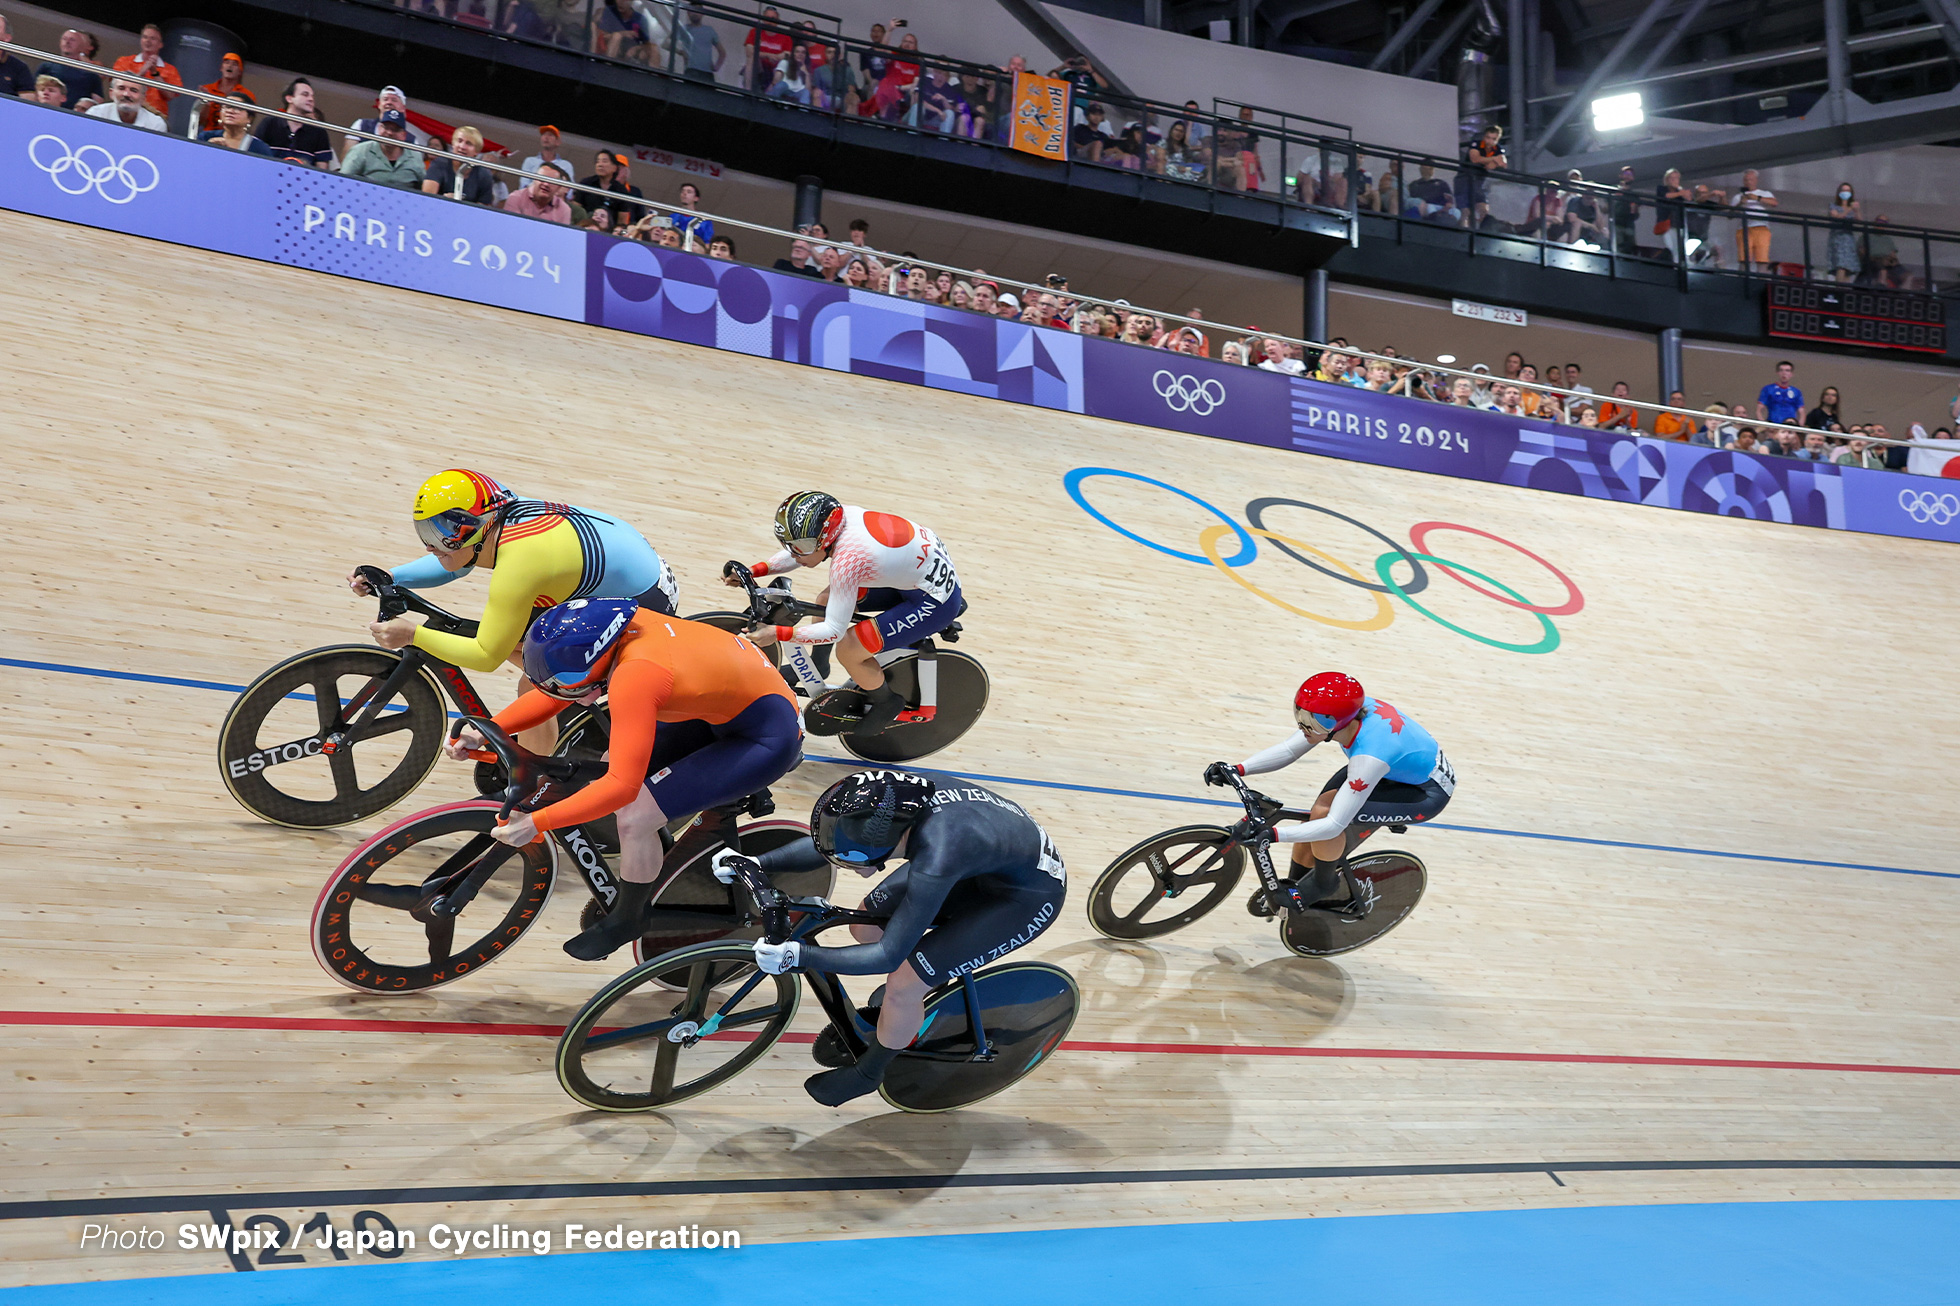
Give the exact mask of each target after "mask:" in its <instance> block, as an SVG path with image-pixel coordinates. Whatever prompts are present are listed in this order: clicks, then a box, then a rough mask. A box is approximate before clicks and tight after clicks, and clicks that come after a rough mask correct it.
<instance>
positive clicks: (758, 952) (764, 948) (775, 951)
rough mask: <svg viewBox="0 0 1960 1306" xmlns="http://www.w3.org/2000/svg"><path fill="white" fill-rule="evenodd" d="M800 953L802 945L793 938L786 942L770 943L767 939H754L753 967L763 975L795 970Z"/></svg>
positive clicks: (801, 953)
mask: <svg viewBox="0 0 1960 1306" xmlns="http://www.w3.org/2000/svg"><path fill="white" fill-rule="evenodd" d="M802 955H803V945H802V944H801V943H799V942H797V941H796V940H795V939H791V940H790V941H789V942H788V943H771V942H769V940H767V939H757V940H756V941H755V968H756V969H757V970H759V971H761V972H762V973H763V974H764V975H780V974H782V973H783V972H784V971H786V970H795V969H796V963H797V962H798V961H799V960H800V959H801V958H802Z"/></svg>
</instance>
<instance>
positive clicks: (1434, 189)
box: [1302, 124, 1919, 289]
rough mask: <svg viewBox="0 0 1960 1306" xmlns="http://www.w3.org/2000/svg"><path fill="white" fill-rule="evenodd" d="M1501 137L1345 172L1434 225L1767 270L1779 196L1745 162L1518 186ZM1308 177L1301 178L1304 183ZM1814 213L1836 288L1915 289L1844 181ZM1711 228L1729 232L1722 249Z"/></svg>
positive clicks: (1818, 266)
mask: <svg viewBox="0 0 1960 1306" xmlns="http://www.w3.org/2000/svg"><path fill="white" fill-rule="evenodd" d="M1503 138H1504V132H1503V128H1501V127H1499V126H1496V125H1495V124H1493V125H1491V126H1489V127H1487V128H1485V129H1484V131H1483V132H1482V134H1481V135H1479V136H1478V137H1477V138H1476V139H1475V140H1473V141H1471V142H1470V143H1469V144H1468V145H1466V146H1465V147H1464V150H1463V159H1462V161H1461V163H1460V164H1459V166H1457V167H1456V168H1455V169H1454V170H1453V172H1452V175H1450V176H1448V177H1443V176H1438V175H1437V174H1438V166H1437V165H1436V164H1435V163H1417V164H1414V165H1413V166H1414V171H1415V174H1416V175H1415V176H1414V177H1413V178H1410V177H1409V175H1408V173H1409V170H1410V165H1409V164H1408V163H1405V162H1404V161H1402V160H1399V159H1383V160H1380V161H1379V165H1380V171H1379V172H1378V173H1377V172H1371V171H1369V170H1368V164H1369V162H1370V160H1369V159H1368V157H1367V156H1365V155H1364V156H1361V157H1360V159H1359V167H1358V168H1357V171H1356V173H1355V175H1354V179H1353V184H1354V186H1355V187H1356V199H1355V202H1356V205H1357V207H1359V208H1360V209H1362V210H1364V211H1367V212H1371V213H1385V214H1394V215H1397V216H1400V217H1403V218H1408V219H1414V220H1416V221H1421V222H1429V223H1434V224H1437V225H1440V226H1450V227H1462V228H1466V229H1471V230H1476V231H1481V232H1487V233H1491V234H1496V235H1516V236H1529V237H1532V238H1535V239H1542V240H1545V241H1548V242H1551V243H1554V244H1561V245H1572V246H1575V247H1577V248H1580V249H1586V250H1594V251H1598V250H1608V249H1610V250H1612V251H1613V252H1614V253H1617V254H1620V255H1623V256H1626V257H1629V258H1648V259H1654V260H1657V261H1677V262H1686V263H1688V264H1689V265H1691V266H1696V267H1706V268H1711V269H1714V268H1725V267H1728V266H1730V263H1731V258H1732V259H1733V264H1734V266H1735V267H1738V268H1742V269H1745V270H1748V271H1752V272H1770V271H1773V270H1777V264H1776V262H1775V261H1773V260H1772V258H1771V252H1770V246H1771V237H1772V234H1773V230H1772V226H1771V222H1770V214H1771V213H1773V212H1775V211H1777V210H1779V209H1780V208H1781V201H1780V200H1779V199H1778V198H1777V196H1776V195H1775V193H1774V192H1772V191H1770V190H1768V189H1767V188H1766V187H1764V186H1763V184H1762V177H1761V173H1760V172H1758V171H1757V170H1756V169H1754V168H1749V169H1746V170H1745V171H1744V172H1743V174H1742V180H1741V182H1740V184H1739V185H1737V186H1735V187H1733V188H1730V187H1727V186H1724V185H1721V184H1715V183H1708V182H1698V183H1696V184H1695V185H1693V186H1689V185H1688V184H1686V183H1685V182H1684V181H1683V180H1682V177H1681V170H1680V169H1679V168H1669V169H1667V170H1666V171H1665V172H1663V173H1662V174H1661V178H1660V180H1659V181H1658V182H1657V183H1656V184H1655V185H1654V187H1653V190H1652V192H1651V193H1648V192H1646V191H1644V190H1643V189H1642V188H1641V186H1640V184H1639V182H1638V179H1637V174H1636V173H1635V171H1634V170H1633V169H1632V168H1631V167H1623V168H1621V169H1620V172H1619V178H1618V182H1617V184H1616V185H1615V186H1613V187H1610V188H1609V187H1606V186H1603V185H1598V184H1595V183H1591V182H1588V181H1587V180H1586V178H1585V174H1584V173H1583V172H1582V171H1580V170H1579V169H1577V168H1573V169H1571V170H1570V171H1568V172H1567V173H1566V175H1565V179H1564V182H1563V184H1561V183H1559V182H1556V181H1552V180H1543V181H1532V182H1521V181H1519V180H1518V179H1517V178H1515V177H1514V176H1512V177H1506V178H1502V179H1500V177H1499V176H1498V174H1499V173H1502V172H1504V171H1505V170H1506V169H1508V167H1509V161H1508V159H1507V158H1506V155H1505V152H1504V144H1503ZM1311 180H1312V179H1310V178H1307V179H1302V181H1303V184H1307V183H1310V182H1311ZM1494 189H1502V190H1505V191H1506V192H1507V193H1508V195H1509V198H1510V199H1511V200H1512V203H1511V204H1510V205H1509V206H1508V207H1509V210H1510V212H1511V215H1512V216H1510V217H1508V218H1507V217H1503V216H1500V215H1499V214H1497V213H1494V212H1493V211H1492V208H1493V205H1492V194H1493V190H1494ZM1308 198H1311V197H1308ZM1813 216H1823V217H1825V218H1827V219H1828V226H1827V230H1826V232H1825V233H1823V234H1822V235H1821V236H1820V237H1819V239H1818V240H1817V242H1816V244H1815V246H1814V247H1813V248H1812V249H1811V251H1810V253H1811V257H1812V260H1813V264H1812V268H1811V269H1807V271H1808V270H1814V271H1816V272H1819V273H1822V274H1824V275H1827V276H1828V277H1830V278H1831V279H1833V280H1835V281H1838V282H1840V283H1846V284H1856V285H1860V286H1870V287H1885V288H1890V289H1907V288H1919V287H1914V285H1913V282H1914V280H1915V278H1914V277H1913V276H1912V274H1911V273H1910V272H1909V271H1908V269H1907V268H1906V267H1905V266H1904V265H1903V264H1902V263H1901V262H1900V258H1899V246H1898V242H1897V241H1896V240H1895V239H1894V238H1893V237H1892V236H1890V235H1889V234H1887V233H1886V232H1883V231H1878V230H1874V229H1873V228H1875V227H1885V226H1889V225H1890V223H1891V219H1890V217H1889V216H1888V215H1886V214H1884V213H1879V214H1876V215H1875V216H1872V217H1870V218H1869V219H1868V218H1867V215H1866V213H1865V209H1864V203H1863V201H1861V200H1860V199H1859V198H1858V193H1857V190H1856V188H1855V187H1853V186H1852V184H1851V183H1850V182H1848V181H1847V182H1842V183H1840V184H1839V186H1838V188H1837V192H1836V194H1835V195H1834V196H1833V197H1832V200H1831V202H1830V204H1829V205H1828V206H1827V208H1826V212H1825V213H1824V214H1822V215H1813ZM1722 229H1726V230H1727V231H1728V234H1729V236H1731V237H1732V238H1733V241H1734V248H1733V250H1732V251H1731V250H1730V249H1728V248H1727V241H1726V240H1725V239H1723V238H1722Z"/></svg>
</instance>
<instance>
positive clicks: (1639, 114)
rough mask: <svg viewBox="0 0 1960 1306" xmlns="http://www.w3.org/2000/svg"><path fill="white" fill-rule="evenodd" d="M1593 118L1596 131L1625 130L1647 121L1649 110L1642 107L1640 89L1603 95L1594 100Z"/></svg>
mask: <svg viewBox="0 0 1960 1306" xmlns="http://www.w3.org/2000/svg"><path fill="white" fill-rule="evenodd" d="M1592 120H1593V130H1594V131H1596V132H1616V131H1624V130H1625V129H1627V128H1628V127H1638V126H1639V125H1640V124H1641V123H1643V122H1646V121H1647V111H1646V110H1645V109H1644V108H1642V107H1641V104H1640V92H1639V91H1627V92H1624V93H1623V94H1620V95H1602V96H1600V97H1599V98H1598V99H1597V100H1594V101H1593V102H1592Z"/></svg>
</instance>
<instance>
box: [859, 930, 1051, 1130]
mask: <svg viewBox="0 0 1960 1306" xmlns="http://www.w3.org/2000/svg"><path fill="white" fill-rule="evenodd" d="M973 988H974V997H975V998H976V1000H977V1003H978V1005H979V1008H980V1023H981V1026H982V1028H983V1029H984V1030H985V1033H986V1037H987V1043H988V1045H989V1047H990V1049H991V1051H992V1055H991V1057H990V1059H988V1060H984V1061H981V1060H975V1059H973V1058H974V1056H975V1053H976V1051H977V1049H976V1048H975V1046H974V1039H973V1026H972V1022H971V1021H969V1020H968V1019H967V1008H966V996H965V994H964V992H962V990H961V988H960V986H959V985H957V984H955V985H953V986H951V987H950V988H946V989H943V990H941V991H940V992H938V993H937V994H934V995H933V996H932V997H931V998H929V999H928V1000H927V1002H926V1019H925V1024H924V1025H922V1026H921V1027H920V1029H919V1036H918V1038H917V1039H916V1040H914V1042H913V1045H912V1047H911V1049H910V1050H908V1051H905V1052H901V1053H899V1054H898V1056H897V1057H896V1058H895V1059H893V1061H892V1064H891V1068H890V1069H888V1070H887V1071H886V1072H885V1079H884V1082H883V1083H882V1084H881V1085H880V1086H879V1089H878V1091H879V1094H880V1095H881V1096H882V1097H883V1098H884V1099H885V1101H887V1102H889V1103H891V1104H892V1105H893V1106H895V1107H897V1108H898V1109H899V1110H901V1111H916V1112H932V1111H952V1110H956V1109H958V1108H959V1107H964V1106H972V1105H973V1104H974V1103H976V1102H980V1101H984V1100H985V1099H987V1098H990V1097H992V1096H993V1095H994V1094H996V1093H999V1092H1002V1091H1003V1090H1005V1089H1007V1088H1010V1087H1012V1086H1013V1085H1014V1084H1016V1083H1018V1082H1020V1081H1021V1080H1022V1079H1023V1078H1025V1077H1026V1076H1027V1075H1028V1074H1029V1072H1031V1071H1032V1070H1033V1069H1034V1068H1035V1067H1036V1066H1038V1065H1040V1064H1041V1062H1042V1061H1043V1060H1045V1059H1046V1058H1047V1056H1048V1054H1049V1053H1051V1052H1053V1051H1054V1050H1055V1049H1056V1048H1057V1047H1059V1046H1061V1042H1062V1040H1063V1039H1065V1038H1067V1037H1068V1032H1069V1030H1070V1029H1071V1028H1072V1027H1073V1026H1074V1024H1075V1015H1076V1012H1078V1011H1079V1010H1081V1007H1082V995H1081V993H1080V992H1079V991H1078V990H1077V989H1076V987H1075V979H1074V977H1073V976H1071V975H1070V974H1069V973H1068V972H1067V971H1065V970H1063V969H1062V968H1061V967H1060V966H1051V965H1049V964H1048V963H1047V962H1045V961H1025V962H1010V963H1008V964H1007V965H1004V966H996V967H994V968H992V969H991V970H983V971H981V972H980V973H978V974H977V975H975V976H974V977H973Z"/></svg>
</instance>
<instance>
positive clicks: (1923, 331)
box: [1767, 280, 1946, 354]
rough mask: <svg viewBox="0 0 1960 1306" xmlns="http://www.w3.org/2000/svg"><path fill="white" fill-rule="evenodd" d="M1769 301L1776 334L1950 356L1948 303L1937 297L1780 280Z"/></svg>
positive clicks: (1772, 284) (1772, 286)
mask: <svg viewBox="0 0 1960 1306" xmlns="http://www.w3.org/2000/svg"><path fill="white" fill-rule="evenodd" d="M1767 302H1768V308H1769V334H1771V335H1772V336H1785V337H1789V338H1791V339H1796V340H1827V341H1831V342H1832V343H1841V344H1856V345H1871V346H1874V347H1876V348H1879V349H1907V350H1916V351H1920V352H1924V353H1931V354H1943V353H1945V352H1946V305H1945V303H1944V302H1942V301H1941V299H1940V297H1939V296H1938V295H1926V294H1919V293H1916V292H1912V291H1905V290H1867V289H1864V288H1863V287H1860V286H1848V285H1842V284H1839V283H1835V282H1816V281H1781V280H1778V281H1772V282H1770V285H1769V298H1768V301H1767Z"/></svg>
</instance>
